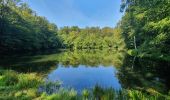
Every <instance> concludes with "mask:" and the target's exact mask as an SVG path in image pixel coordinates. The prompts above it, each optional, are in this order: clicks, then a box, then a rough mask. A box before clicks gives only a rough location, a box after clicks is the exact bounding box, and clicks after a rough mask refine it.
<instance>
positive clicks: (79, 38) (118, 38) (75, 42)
mask: <svg viewBox="0 0 170 100" xmlns="http://www.w3.org/2000/svg"><path fill="white" fill-rule="evenodd" d="M75 28H76V29H75ZM59 34H60V37H61V38H62V40H63V42H64V46H65V48H71V49H104V48H112V49H118V50H123V49H125V44H124V40H123V38H122V35H121V31H120V29H117V28H116V29H113V28H109V27H105V28H102V29H100V28H98V27H90V28H89V27H87V28H84V29H80V28H78V27H76V26H73V27H64V28H62V29H60V32H59Z"/></svg>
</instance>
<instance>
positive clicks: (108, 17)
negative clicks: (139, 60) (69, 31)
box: [24, 0, 122, 27]
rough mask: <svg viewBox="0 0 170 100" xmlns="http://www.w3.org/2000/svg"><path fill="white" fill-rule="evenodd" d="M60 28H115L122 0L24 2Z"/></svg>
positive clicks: (43, 0)
mask: <svg viewBox="0 0 170 100" xmlns="http://www.w3.org/2000/svg"><path fill="white" fill-rule="evenodd" d="M24 1H26V2H27V3H28V5H29V6H30V7H31V8H32V9H33V10H34V11H36V12H37V14H38V15H40V16H44V17H46V18H47V19H48V20H49V21H50V22H52V23H55V24H56V25H57V26H58V27H63V26H79V27H86V26H99V27H105V26H109V27H114V26H115V25H116V23H117V22H118V21H119V20H120V19H121V17H122V13H120V12H119V9H120V2H121V0H24Z"/></svg>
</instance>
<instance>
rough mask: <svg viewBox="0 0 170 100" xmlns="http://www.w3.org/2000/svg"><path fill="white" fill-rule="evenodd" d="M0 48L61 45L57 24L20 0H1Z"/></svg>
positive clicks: (24, 48) (43, 48)
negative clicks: (39, 14)
mask: <svg viewBox="0 0 170 100" xmlns="http://www.w3.org/2000/svg"><path fill="white" fill-rule="evenodd" d="M0 11H1V12H0V13H1V16H0V29H1V30H0V50H1V52H2V51H5V52H7V51H32V50H45V49H53V48H59V47H61V42H60V40H59V38H58V35H57V31H58V29H57V26H56V25H55V24H51V23H49V22H48V20H46V19H45V18H44V17H40V16H38V15H37V14H36V13H35V12H34V11H32V10H31V9H30V8H29V7H28V6H27V4H25V3H23V2H21V1H20V0H1V1H0Z"/></svg>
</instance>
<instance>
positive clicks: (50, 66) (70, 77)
mask: <svg viewBox="0 0 170 100" xmlns="http://www.w3.org/2000/svg"><path fill="white" fill-rule="evenodd" d="M0 68H1V69H12V70H15V71H17V72H19V73H20V72H21V73H31V72H36V73H38V74H41V75H42V76H43V77H44V79H45V80H48V81H51V82H56V81H61V82H62V87H65V88H74V89H75V90H78V91H81V90H82V89H92V88H94V86H96V85H97V86H100V87H103V88H110V87H111V88H113V89H115V90H120V89H136V88H141V89H154V90H156V91H159V92H168V91H169V90H170V84H169V82H170V77H169V73H170V62H165V61H158V60H151V59H148V58H147V59H139V58H136V59H134V57H128V56H127V55H126V54H125V53H124V52H118V51H111V50H93V51H88V50H81V51H62V52H58V53H40V54H36V55H35V54H34V55H32V54H31V55H24V56H23V55H22V56H21V55H18V56H16V55H15V56H8V57H7V56H6V57H2V56H1V60H0Z"/></svg>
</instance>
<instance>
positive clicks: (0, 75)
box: [0, 70, 170, 100]
mask: <svg viewBox="0 0 170 100" xmlns="http://www.w3.org/2000/svg"><path fill="white" fill-rule="evenodd" d="M39 86H44V87H46V89H45V91H44V92H40V91H38V88H39ZM50 86H56V87H59V83H51V82H49V83H45V82H44V81H43V79H42V77H41V76H40V75H38V74H36V73H30V74H22V73H21V74H19V73H16V72H14V71H11V70H8V71H6V70H4V71H2V70H1V71H0V100H168V99H170V96H167V95H163V94H161V93H158V92H155V91H154V90H152V89H150V90H146V91H145V92H144V91H139V90H125V89H124V90H121V91H115V90H113V89H102V88H100V87H98V86H96V87H94V89H93V90H92V91H89V90H83V91H82V93H78V92H77V91H75V90H74V89H70V90H67V89H64V88H58V90H57V92H56V93H53V92H46V91H47V90H48V91H50Z"/></svg>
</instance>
